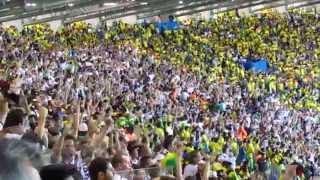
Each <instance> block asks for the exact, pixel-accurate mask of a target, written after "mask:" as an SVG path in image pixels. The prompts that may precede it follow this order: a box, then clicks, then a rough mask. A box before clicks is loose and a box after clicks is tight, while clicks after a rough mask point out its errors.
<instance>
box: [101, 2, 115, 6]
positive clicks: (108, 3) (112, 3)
mask: <svg viewBox="0 0 320 180" xmlns="http://www.w3.org/2000/svg"><path fill="white" fill-rule="evenodd" d="M103 5H104V6H116V5H118V3H114V2H106V3H104V4H103Z"/></svg>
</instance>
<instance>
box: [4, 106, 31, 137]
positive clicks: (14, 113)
mask: <svg viewBox="0 0 320 180" xmlns="http://www.w3.org/2000/svg"><path fill="white" fill-rule="evenodd" d="M25 118H26V114H25V113H24V111H23V110H22V109H20V108H16V109H12V110H10V111H9V113H8V115H7V117H6V120H5V122H4V124H3V129H11V130H10V132H11V133H15V134H23V133H24V131H25V130H24V125H25V123H26V120H25ZM13 128H14V130H12V129H13Z"/></svg>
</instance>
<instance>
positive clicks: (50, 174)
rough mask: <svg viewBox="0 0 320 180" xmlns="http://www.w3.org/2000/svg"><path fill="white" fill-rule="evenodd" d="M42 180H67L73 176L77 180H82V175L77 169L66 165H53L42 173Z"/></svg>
mask: <svg viewBox="0 0 320 180" xmlns="http://www.w3.org/2000/svg"><path fill="white" fill-rule="evenodd" d="M40 176H41V179H45V180H65V179H66V178H68V177H70V176H72V177H73V179H75V180H80V179H81V175H80V174H79V172H78V171H77V169H76V167H74V166H72V165H65V164H52V165H48V166H45V167H43V168H42V169H41V171H40Z"/></svg>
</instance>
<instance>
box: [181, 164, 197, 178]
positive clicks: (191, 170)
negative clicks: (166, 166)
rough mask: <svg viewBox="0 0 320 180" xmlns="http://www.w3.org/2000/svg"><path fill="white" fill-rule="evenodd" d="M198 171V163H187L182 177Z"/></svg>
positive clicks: (193, 174) (192, 174)
mask: <svg viewBox="0 0 320 180" xmlns="http://www.w3.org/2000/svg"><path fill="white" fill-rule="evenodd" d="M197 172H198V165H194V164H188V165H187V166H186V167H185V168H184V171H183V177H184V178H187V177H189V176H195V175H196V174H197Z"/></svg>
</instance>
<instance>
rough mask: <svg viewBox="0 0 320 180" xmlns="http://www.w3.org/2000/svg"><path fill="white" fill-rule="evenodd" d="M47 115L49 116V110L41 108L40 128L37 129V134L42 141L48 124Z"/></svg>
mask: <svg viewBox="0 0 320 180" xmlns="http://www.w3.org/2000/svg"><path fill="white" fill-rule="evenodd" d="M47 115H48V109H47V108H45V107H43V106H41V107H40V108H39V119H38V126H37V128H36V134H37V135H38V137H39V138H41V139H42V137H43V134H44V131H45V124H46V118H47Z"/></svg>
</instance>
